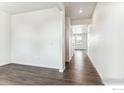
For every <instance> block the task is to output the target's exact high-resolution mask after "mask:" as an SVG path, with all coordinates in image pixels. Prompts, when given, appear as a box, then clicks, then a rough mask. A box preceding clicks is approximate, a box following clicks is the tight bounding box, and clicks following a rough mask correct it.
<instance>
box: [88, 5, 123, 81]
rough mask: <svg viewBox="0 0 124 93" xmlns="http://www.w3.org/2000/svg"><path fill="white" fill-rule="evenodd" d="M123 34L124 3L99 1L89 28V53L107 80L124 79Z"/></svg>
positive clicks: (104, 79)
mask: <svg viewBox="0 0 124 93" xmlns="http://www.w3.org/2000/svg"><path fill="white" fill-rule="evenodd" d="M123 35H124V3H98V4H97V6H96V9H95V12H94V14H93V18H92V25H91V26H90V29H89V36H88V41H89V43H88V46H89V48H88V50H89V51H88V55H89V57H90V58H91V60H92V62H93V64H94V66H95V67H96V69H97V71H98V72H99V74H100V75H101V77H102V79H103V81H105V82H106V81H107V82H108V81H110V80H111V81H112V80H114V81H118V80H121V81H122V80H123V79H124V73H123V71H124V36H123ZM123 83H124V82H123Z"/></svg>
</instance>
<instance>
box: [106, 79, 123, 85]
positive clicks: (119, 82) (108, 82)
mask: <svg viewBox="0 0 124 93" xmlns="http://www.w3.org/2000/svg"><path fill="white" fill-rule="evenodd" d="M104 84H105V85H124V79H113V78H108V79H105V80H104Z"/></svg>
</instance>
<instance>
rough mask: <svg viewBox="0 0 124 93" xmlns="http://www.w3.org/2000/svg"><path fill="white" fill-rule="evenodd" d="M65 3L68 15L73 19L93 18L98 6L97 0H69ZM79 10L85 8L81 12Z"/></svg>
mask: <svg viewBox="0 0 124 93" xmlns="http://www.w3.org/2000/svg"><path fill="white" fill-rule="evenodd" d="M64 4H65V11H66V17H70V18H71V19H80V18H91V16H92V14H93V11H94V9H95V7H96V3H95V2H67V3H64ZM79 10H83V12H82V13H79Z"/></svg>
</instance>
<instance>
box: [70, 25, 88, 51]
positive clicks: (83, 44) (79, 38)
mask: <svg viewBox="0 0 124 93" xmlns="http://www.w3.org/2000/svg"><path fill="white" fill-rule="evenodd" d="M87 34H88V25H73V26H72V48H73V50H74V51H75V50H81V51H84V52H86V51H87V47H88V46H87V45H88V44H87V36H88V35H87Z"/></svg>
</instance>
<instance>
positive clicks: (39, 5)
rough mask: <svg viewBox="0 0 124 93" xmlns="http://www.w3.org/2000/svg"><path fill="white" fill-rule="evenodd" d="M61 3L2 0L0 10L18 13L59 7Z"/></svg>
mask: <svg viewBox="0 0 124 93" xmlns="http://www.w3.org/2000/svg"><path fill="white" fill-rule="evenodd" d="M59 4H60V3H57V2H0V10H2V11H5V12H7V13H9V14H17V13H23V12H29V11H35V10H40V9H47V8H53V7H58V6H59Z"/></svg>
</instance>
